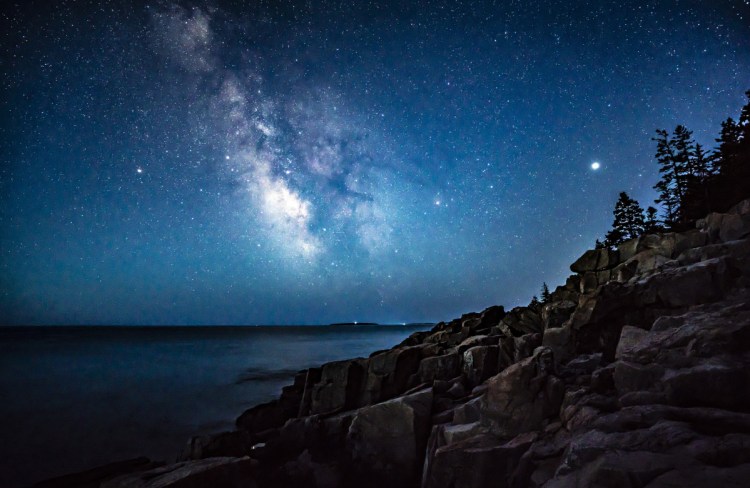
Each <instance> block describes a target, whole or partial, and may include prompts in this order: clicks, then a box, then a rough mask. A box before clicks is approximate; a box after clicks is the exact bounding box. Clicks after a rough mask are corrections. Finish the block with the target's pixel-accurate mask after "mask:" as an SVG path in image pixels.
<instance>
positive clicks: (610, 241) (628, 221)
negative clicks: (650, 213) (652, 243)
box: [604, 191, 645, 248]
mask: <svg viewBox="0 0 750 488" xmlns="http://www.w3.org/2000/svg"><path fill="white" fill-rule="evenodd" d="M613 213H614V216H615V220H614V222H612V230H610V231H609V232H607V235H606V236H605V239H604V244H605V246H607V247H610V248H612V247H616V246H617V245H618V244H621V243H622V242H625V241H627V240H628V239H633V238H634V237H638V236H640V235H641V234H643V232H644V230H645V224H644V221H643V208H641V206H640V205H639V204H638V202H637V201H636V200H634V199H632V198H630V195H628V194H627V193H626V192H624V191H623V192H620V197H619V198H618V200H617V203H616V204H615V210H614V212H613Z"/></svg>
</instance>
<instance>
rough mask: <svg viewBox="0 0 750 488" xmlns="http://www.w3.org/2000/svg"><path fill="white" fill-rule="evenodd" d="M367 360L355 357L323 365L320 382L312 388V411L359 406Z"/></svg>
mask: <svg viewBox="0 0 750 488" xmlns="http://www.w3.org/2000/svg"><path fill="white" fill-rule="evenodd" d="M366 371H367V370H366V361H365V360H363V359H353V360H345V361H335V362H332V363H327V364H324V365H323V369H322V372H321V378H320V382H318V383H317V384H316V385H315V386H314V387H313V390H312V397H311V403H310V412H311V413H314V414H316V413H327V412H335V411H340V410H349V409H352V408H356V407H357V406H358V401H359V397H360V391H361V389H362V386H363V383H364V379H365V373H366Z"/></svg>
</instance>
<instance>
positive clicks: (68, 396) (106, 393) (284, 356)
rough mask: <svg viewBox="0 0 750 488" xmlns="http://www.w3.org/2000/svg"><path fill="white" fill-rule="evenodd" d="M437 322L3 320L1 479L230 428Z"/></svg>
mask: <svg viewBox="0 0 750 488" xmlns="http://www.w3.org/2000/svg"><path fill="white" fill-rule="evenodd" d="M426 327H427V326H422V327H421V328H419V327H397V326H356V327H351V326H350V327H345V326H344V327H297V326H288V327H160V328H150V327H77V328H73V327H54V328H0V397H2V401H0V431H1V432H2V438H3V440H2V442H0V486H3V487H14V486H24V485H27V484H29V483H33V482H35V481H39V480H41V479H45V478H49V477H51V476H56V475H59V474H64V473H67V472H71V471H80V470H84V469H87V468H90V467H93V466H97V465H100V464H104V463H108V462H112V461H116V460H121V459H126V458H131V457H136V456H140V455H146V456H148V457H150V458H152V459H158V460H166V461H169V460H174V459H175V458H176V456H177V455H178V454H179V453H180V452H181V451H182V449H183V447H184V446H185V444H186V442H187V439H188V438H189V437H190V436H192V435H196V434H201V433H210V432H218V431H221V430H226V429H230V428H232V426H233V424H234V419H235V418H236V417H237V416H238V415H239V414H240V413H242V411H243V410H244V409H246V408H248V407H250V406H252V405H255V404H257V403H260V402H264V401H268V400H271V399H273V398H275V397H276V396H277V395H278V394H279V393H280V391H281V387H282V386H284V385H287V384H289V383H290V381H291V379H292V377H293V376H294V373H295V372H296V371H298V370H300V369H304V368H306V367H310V366H316V365H319V364H321V363H324V362H327V361H333V360H337V359H346V358H351V357H357V356H364V357H367V356H368V355H369V354H370V353H371V352H373V351H376V350H378V349H385V348H388V347H392V346H394V345H396V344H397V343H399V342H400V341H401V340H403V339H404V338H406V337H407V336H408V335H409V334H411V333H412V332H414V331H415V330H422V329H424V328H426Z"/></svg>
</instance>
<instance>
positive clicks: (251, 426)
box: [235, 400, 287, 433]
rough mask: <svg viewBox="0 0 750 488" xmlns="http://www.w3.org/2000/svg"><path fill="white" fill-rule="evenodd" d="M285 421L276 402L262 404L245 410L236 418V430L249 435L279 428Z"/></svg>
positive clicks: (282, 412) (281, 410)
mask: <svg viewBox="0 0 750 488" xmlns="http://www.w3.org/2000/svg"><path fill="white" fill-rule="evenodd" d="M286 420H287V419H286V418H285V417H284V411H283V409H282V408H281V406H280V405H279V401H278V400H273V401H270V402H268V403H262V404H260V405H256V406H254V407H252V408H249V409H247V410H245V411H244V412H243V413H242V415H240V416H239V417H237V420H236V422H235V423H236V425H237V428H238V429H240V430H243V431H245V432H249V433H257V432H263V431H265V430H268V429H275V428H277V427H281V426H282V425H283V424H284V422H285V421H286Z"/></svg>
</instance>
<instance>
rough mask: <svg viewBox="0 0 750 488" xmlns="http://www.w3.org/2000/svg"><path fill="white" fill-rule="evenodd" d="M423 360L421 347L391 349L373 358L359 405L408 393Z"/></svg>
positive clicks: (369, 364) (369, 363) (369, 362)
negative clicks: (409, 385)
mask: <svg viewBox="0 0 750 488" xmlns="http://www.w3.org/2000/svg"><path fill="white" fill-rule="evenodd" d="M421 358H422V349H421V348H420V347H404V348H398V349H391V350H389V351H386V352H384V353H382V354H378V355H377V356H374V357H371V358H370V360H369V361H368V370H367V378H366V380H365V387H364V392H363V394H362V398H361V400H360V402H359V404H360V405H369V404H371V403H377V402H379V401H383V400H387V399H389V398H393V397H394V396H396V395H398V394H399V393H403V392H404V391H406V389H407V387H408V384H409V377H410V376H411V375H412V374H414V373H416V372H417V369H418V368H419V362H420V360H421Z"/></svg>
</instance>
